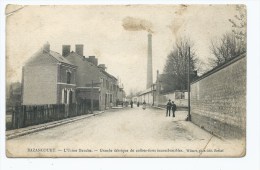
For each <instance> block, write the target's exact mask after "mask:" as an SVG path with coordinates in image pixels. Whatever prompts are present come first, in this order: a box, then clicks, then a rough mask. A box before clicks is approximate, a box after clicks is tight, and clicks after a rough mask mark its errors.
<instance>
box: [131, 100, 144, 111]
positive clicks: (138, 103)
mask: <svg viewBox="0 0 260 170" xmlns="http://www.w3.org/2000/svg"><path fill="white" fill-rule="evenodd" d="M133 104H134V102H133V101H132V100H131V101H130V105H131V108H133ZM136 105H137V107H139V105H140V103H139V102H137V104H136ZM143 109H144V110H145V109H146V102H145V101H144V102H143Z"/></svg>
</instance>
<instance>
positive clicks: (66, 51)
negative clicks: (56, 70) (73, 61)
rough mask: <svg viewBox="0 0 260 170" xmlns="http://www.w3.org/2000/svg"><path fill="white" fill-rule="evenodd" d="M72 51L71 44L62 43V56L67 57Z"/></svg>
mask: <svg viewBox="0 0 260 170" xmlns="http://www.w3.org/2000/svg"><path fill="white" fill-rule="evenodd" d="M69 53H70V45H62V56H63V57H66V56H67V55H69Z"/></svg>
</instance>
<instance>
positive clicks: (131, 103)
mask: <svg viewBox="0 0 260 170" xmlns="http://www.w3.org/2000/svg"><path fill="white" fill-rule="evenodd" d="M133 103H134V102H133V101H132V100H131V102H130V105H131V108H133Z"/></svg>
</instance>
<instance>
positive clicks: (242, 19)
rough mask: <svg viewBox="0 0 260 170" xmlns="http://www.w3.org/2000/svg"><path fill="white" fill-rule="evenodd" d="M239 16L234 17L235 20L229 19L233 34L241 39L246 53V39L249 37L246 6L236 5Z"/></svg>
mask: <svg viewBox="0 0 260 170" xmlns="http://www.w3.org/2000/svg"><path fill="white" fill-rule="evenodd" d="M236 11H237V14H236V15H235V16H234V17H235V18H234V19H229V22H230V23H231V24H232V27H233V29H232V32H233V33H234V34H235V37H236V38H237V39H239V40H240V41H241V42H242V43H243V46H242V47H244V48H245V49H244V51H246V39H247V38H246V37H247V30H246V27H247V19H246V16H247V15H246V6H245V5H236Z"/></svg>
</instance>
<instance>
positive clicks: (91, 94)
mask: <svg viewBox="0 0 260 170" xmlns="http://www.w3.org/2000/svg"><path fill="white" fill-rule="evenodd" d="M93 86H94V85H93V80H92V82H91V93H90V96H91V114H93Z"/></svg>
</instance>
